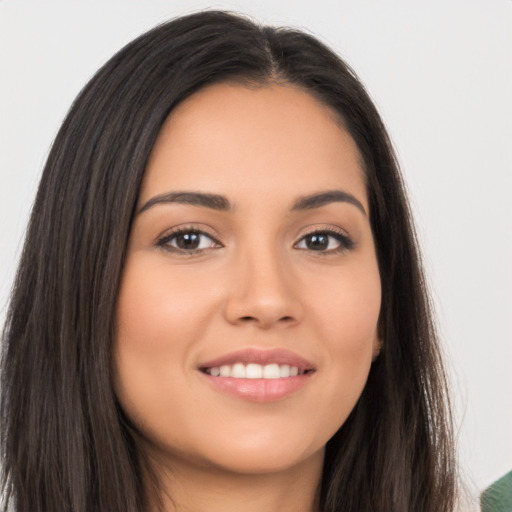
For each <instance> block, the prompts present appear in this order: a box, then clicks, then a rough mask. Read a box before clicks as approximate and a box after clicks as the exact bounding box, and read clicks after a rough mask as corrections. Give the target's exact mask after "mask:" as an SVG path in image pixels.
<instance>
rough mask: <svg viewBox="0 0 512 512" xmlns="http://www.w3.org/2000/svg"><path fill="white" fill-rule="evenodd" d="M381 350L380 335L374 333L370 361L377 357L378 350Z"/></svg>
mask: <svg viewBox="0 0 512 512" xmlns="http://www.w3.org/2000/svg"><path fill="white" fill-rule="evenodd" d="M381 350H382V340H381V339H380V336H378V335H375V339H374V341H373V350H372V363H373V362H374V361H375V360H376V359H377V357H379V354H380V351H381Z"/></svg>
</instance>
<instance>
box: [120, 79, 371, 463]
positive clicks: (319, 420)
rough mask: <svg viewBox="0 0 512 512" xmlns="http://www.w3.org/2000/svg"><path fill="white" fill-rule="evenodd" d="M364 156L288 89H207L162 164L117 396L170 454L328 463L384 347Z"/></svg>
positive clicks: (124, 293) (129, 304) (126, 309)
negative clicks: (329, 446)
mask: <svg viewBox="0 0 512 512" xmlns="http://www.w3.org/2000/svg"><path fill="white" fill-rule="evenodd" d="M368 211H369V210H368V202H367V197H366V190H365V181H364V172H363V168H362V164H361V158H360V155H359V153H358V150H357V147H356V145H355V143H354V141H353V140H352V138H351V137H350V135H349V134H348V132H347V131H346V130H345V129H344V128H343V127H342V124H341V122H340V121H339V120H338V119H337V118H336V116H335V114H334V113H333V112H332V111H331V110H330V109H329V108H328V107H326V106H324V105H323V104H321V103H319V102H318V101H317V100H315V99H314V98H312V97H311V96H310V95H309V94H307V93H305V92H303V91H301V90H299V89H296V88H293V87H291V86H277V85H274V86H266V87H260V88H251V89H249V88H245V87H243V86H238V85H228V84H220V85H213V86H210V87H208V88H205V89H203V90H201V91H199V92H198V93H196V94H195V95H193V96H192V97H190V98H189V99H187V100H185V101H184V102H183V103H181V104H180V105H179V106H178V107H177V108H176V109H175V110H174V111H173V112H172V114H171V115H170V117H169V118H168V120H167V121H166V123H165V125H164V127H163V128H162V131H161V133H160V135H159V137H158V140H157V142H156V145H155V147H154V149H153V152H152V154H151V158H150V161H149V164H148V166H147V170H146V173H145V176H144V180H143V185H142V187H141V191H140V197H139V203H138V207H137V214H136V216H135V219H134V222H133V226H132V231H131V234H130V239H129V248H128V254H127V259H126V265H125V268H124V273H123V276H122V284H121V289H120V296H119V303H118V311H117V335H116V340H115V343H114V361H115V387H116V392H117V395H118V398H119V400H120V403H121V405H122V407H123V408H124V410H125V412H126V414H127V415H128V417H129V418H130V419H131V420H132V422H133V423H134V424H135V425H136V427H137V428H138V429H139V430H140V432H141V433H142V434H143V436H144V438H145V439H146V440H147V443H148V446H151V448H152V449H153V450H154V452H155V453H158V456H159V457H161V460H163V461H165V462H166V463H169V465H170V466H171V467H173V468H179V467H180V466H183V467H184V466H185V465H187V466H194V467H201V468H214V467H215V468H217V469H224V470H228V471H234V472H239V473H265V472H275V471H285V470H287V469H291V468H294V467H297V466H298V465H300V464H304V463H305V461H316V462H318V461H321V460H322V458H323V450H324V446H325V444H326V442H327V441H328V440H329V438H330V437H331V436H332V435H333V434H334V433H335V432H336V431H337V430H338V429H339V427H340V426H341V425H342V424H343V423H344V421H345V420H346V418H347V416H348V415H349V413H350V412H351V410H352V409H353V407H354V405H355V403H356V401H357V400H358V398H359V396H360V394H361V392H362V390H363V387H364V385H365V382H366V380H367V376H368V372H369V369H370V366H371V361H372V356H373V355H374V354H375V353H376V351H377V350H378V345H379V341H378V337H377V320H378V315H379V310H380V300H381V287H380V278H379V272H378V266H377V261H376V256H375V250H374V243H373V238H372V232H371V229H370V222H369V218H368Z"/></svg>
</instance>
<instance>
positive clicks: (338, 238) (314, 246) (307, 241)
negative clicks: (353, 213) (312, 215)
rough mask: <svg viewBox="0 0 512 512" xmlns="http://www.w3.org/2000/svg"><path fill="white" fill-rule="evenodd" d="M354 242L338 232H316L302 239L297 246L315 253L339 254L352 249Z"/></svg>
mask: <svg viewBox="0 0 512 512" xmlns="http://www.w3.org/2000/svg"><path fill="white" fill-rule="evenodd" d="M353 246H354V242H353V241H352V239H351V238H349V237H348V236H347V235H345V234H342V233H338V232H336V231H315V232H314V233H309V234H307V235H306V236H304V237H302V238H301V239H300V240H299V241H298V243H297V244H296V245H295V247H296V248H297V249H303V250H307V251H313V252H323V253H337V252H340V251H344V250H348V249H352V247H353Z"/></svg>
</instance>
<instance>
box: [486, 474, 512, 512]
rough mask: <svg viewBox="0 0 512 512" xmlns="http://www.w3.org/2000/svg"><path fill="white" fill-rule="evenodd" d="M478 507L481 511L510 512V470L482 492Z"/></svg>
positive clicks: (511, 479) (511, 496)
mask: <svg viewBox="0 0 512 512" xmlns="http://www.w3.org/2000/svg"><path fill="white" fill-rule="evenodd" d="M480 507H481V510H482V512H512V471H510V473H507V474H506V475H505V476H504V477H502V478H500V479H499V480H497V481H496V482H494V483H493V484H492V485H491V486H490V487H488V488H487V489H486V490H485V491H484V492H483V493H482V495H481V496H480Z"/></svg>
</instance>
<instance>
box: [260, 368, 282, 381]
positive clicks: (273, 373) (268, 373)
mask: <svg viewBox="0 0 512 512" xmlns="http://www.w3.org/2000/svg"><path fill="white" fill-rule="evenodd" d="M263 378H264V379H279V365H278V364H267V365H265V366H264V367H263Z"/></svg>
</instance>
